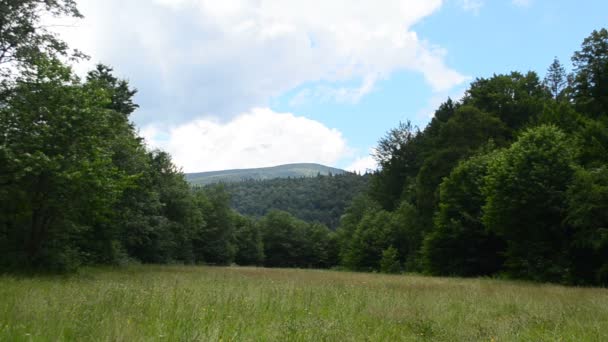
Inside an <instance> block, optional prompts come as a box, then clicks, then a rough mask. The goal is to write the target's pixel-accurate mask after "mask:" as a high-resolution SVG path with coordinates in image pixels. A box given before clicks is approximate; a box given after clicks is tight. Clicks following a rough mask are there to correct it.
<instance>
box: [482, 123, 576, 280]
mask: <svg viewBox="0 0 608 342" xmlns="http://www.w3.org/2000/svg"><path fill="white" fill-rule="evenodd" d="M573 162H574V153H573V146H572V143H571V142H570V140H569V139H568V137H567V136H566V135H565V134H564V133H563V132H562V131H561V130H559V129H558V128H556V127H555V126H539V127H536V128H533V129H530V130H526V131H525V132H524V133H522V134H521V136H520V138H519V139H518V140H517V141H516V142H515V143H514V144H513V145H512V146H511V147H510V148H509V149H507V150H505V151H504V153H500V154H497V155H496V156H495V157H494V158H493V159H492V160H490V161H489V165H488V175H487V176H486V177H485V185H484V188H483V191H484V195H485V196H486V197H487V203H486V205H485V206H484V208H483V211H484V216H483V222H484V224H485V225H486V227H487V228H488V229H489V230H490V231H491V232H494V233H496V234H497V235H499V236H500V237H502V238H504V239H505V240H506V243H507V249H506V253H505V254H506V261H505V266H506V268H507V271H509V272H510V273H511V274H512V275H514V276H516V277H523V278H530V279H536V280H542V281H561V280H563V277H564V275H565V273H566V268H567V266H568V260H567V259H568V256H567V254H566V252H565V251H566V250H567V242H568V238H569V236H568V234H567V230H566V229H565V227H564V226H563V221H564V218H565V215H566V209H567V208H566V198H565V191H566V189H567V186H568V184H569V183H570V181H571V180H572V176H573Z"/></svg>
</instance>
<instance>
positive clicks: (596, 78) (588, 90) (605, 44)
mask: <svg viewBox="0 0 608 342" xmlns="http://www.w3.org/2000/svg"><path fill="white" fill-rule="evenodd" d="M572 62H573V64H574V79H573V85H572V87H573V91H574V94H573V95H574V101H575V103H576V107H577V109H578V110H579V111H580V112H582V113H584V114H586V115H588V116H590V117H592V118H599V117H605V116H606V115H608V92H607V91H606V89H608V30H606V29H605V28H603V29H601V30H599V31H597V30H594V31H593V32H592V33H591V35H590V36H589V37H587V38H585V40H584V41H583V44H582V46H581V50H580V51H577V52H575V53H574V56H572Z"/></svg>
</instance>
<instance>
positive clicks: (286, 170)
mask: <svg viewBox="0 0 608 342" xmlns="http://www.w3.org/2000/svg"><path fill="white" fill-rule="evenodd" d="M345 172H346V171H344V170H341V169H336V168H333V167H329V166H325V165H320V164H313V163H300V164H286V165H279V166H273V167H263V168H256V169H236V170H222V171H210V172H197V173H187V174H186V180H187V181H188V182H190V183H191V184H196V185H205V184H211V183H220V182H223V183H228V182H240V181H244V180H265V179H274V178H288V177H292V178H301V177H314V176H317V175H319V174H320V175H324V176H325V175H329V174H333V175H339V174H343V173H345Z"/></svg>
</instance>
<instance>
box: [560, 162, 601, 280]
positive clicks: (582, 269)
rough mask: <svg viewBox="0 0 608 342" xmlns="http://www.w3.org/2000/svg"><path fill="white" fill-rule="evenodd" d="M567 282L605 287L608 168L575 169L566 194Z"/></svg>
mask: <svg viewBox="0 0 608 342" xmlns="http://www.w3.org/2000/svg"><path fill="white" fill-rule="evenodd" d="M566 196H567V204H568V214H567V217H566V222H567V223H568V224H569V225H570V226H571V227H572V229H573V233H572V238H571V243H570V253H571V254H572V257H571V259H570V260H571V267H570V269H571V274H570V282H572V283H577V284H602V285H604V286H606V285H608V166H603V167H601V168H596V169H583V168H579V169H577V171H576V173H575V176H574V181H573V182H572V184H571V185H570V186H569V188H568V191H567V194H566Z"/></svg>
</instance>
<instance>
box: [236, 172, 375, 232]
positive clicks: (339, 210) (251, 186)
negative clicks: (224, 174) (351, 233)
mask: <svg viewBox="0 0 608 342" xmlns="http://www.w3.org/2000/svg"><path fill="white" fill-rule="evenodd" d="M370 177H371V175H363V176H360V175H357V174H354V173H343V174H340V175H329V176H321V175H319V176H316V177H300V178H275V179H269V180H247V181H243V182H238V183H226V184H225V185H224V186H225V188H226V191H227V192H228V193H229V194H230V197H231V203H232V208H233V209H235V210H236V211H237V212H239V213H240V214H241V215H246V216H252V217H255V218H259V217H262V216H265V215H266V214H268V213H269V212H270V211H271V210H273V209H277V210H282V211H286V212H288V213H290V214H291V215H293V216H295V217H297V218H299V219H301V220H304V221H307V222H319V223H322V224H324V225H326V226H328V227H329V228H331V229H335V228H337V227H338V225H339V223H340V217H341V216H342V214H343V213H344V209H345V208H346V207H347V206H348V205H349V204H350V202H351V201H352V199H353V198H354V197H355V196H357V195H359V194H361V193H363V192H365V191H366V189H367V185H368V183H369V179H370Z"/></svg>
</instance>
